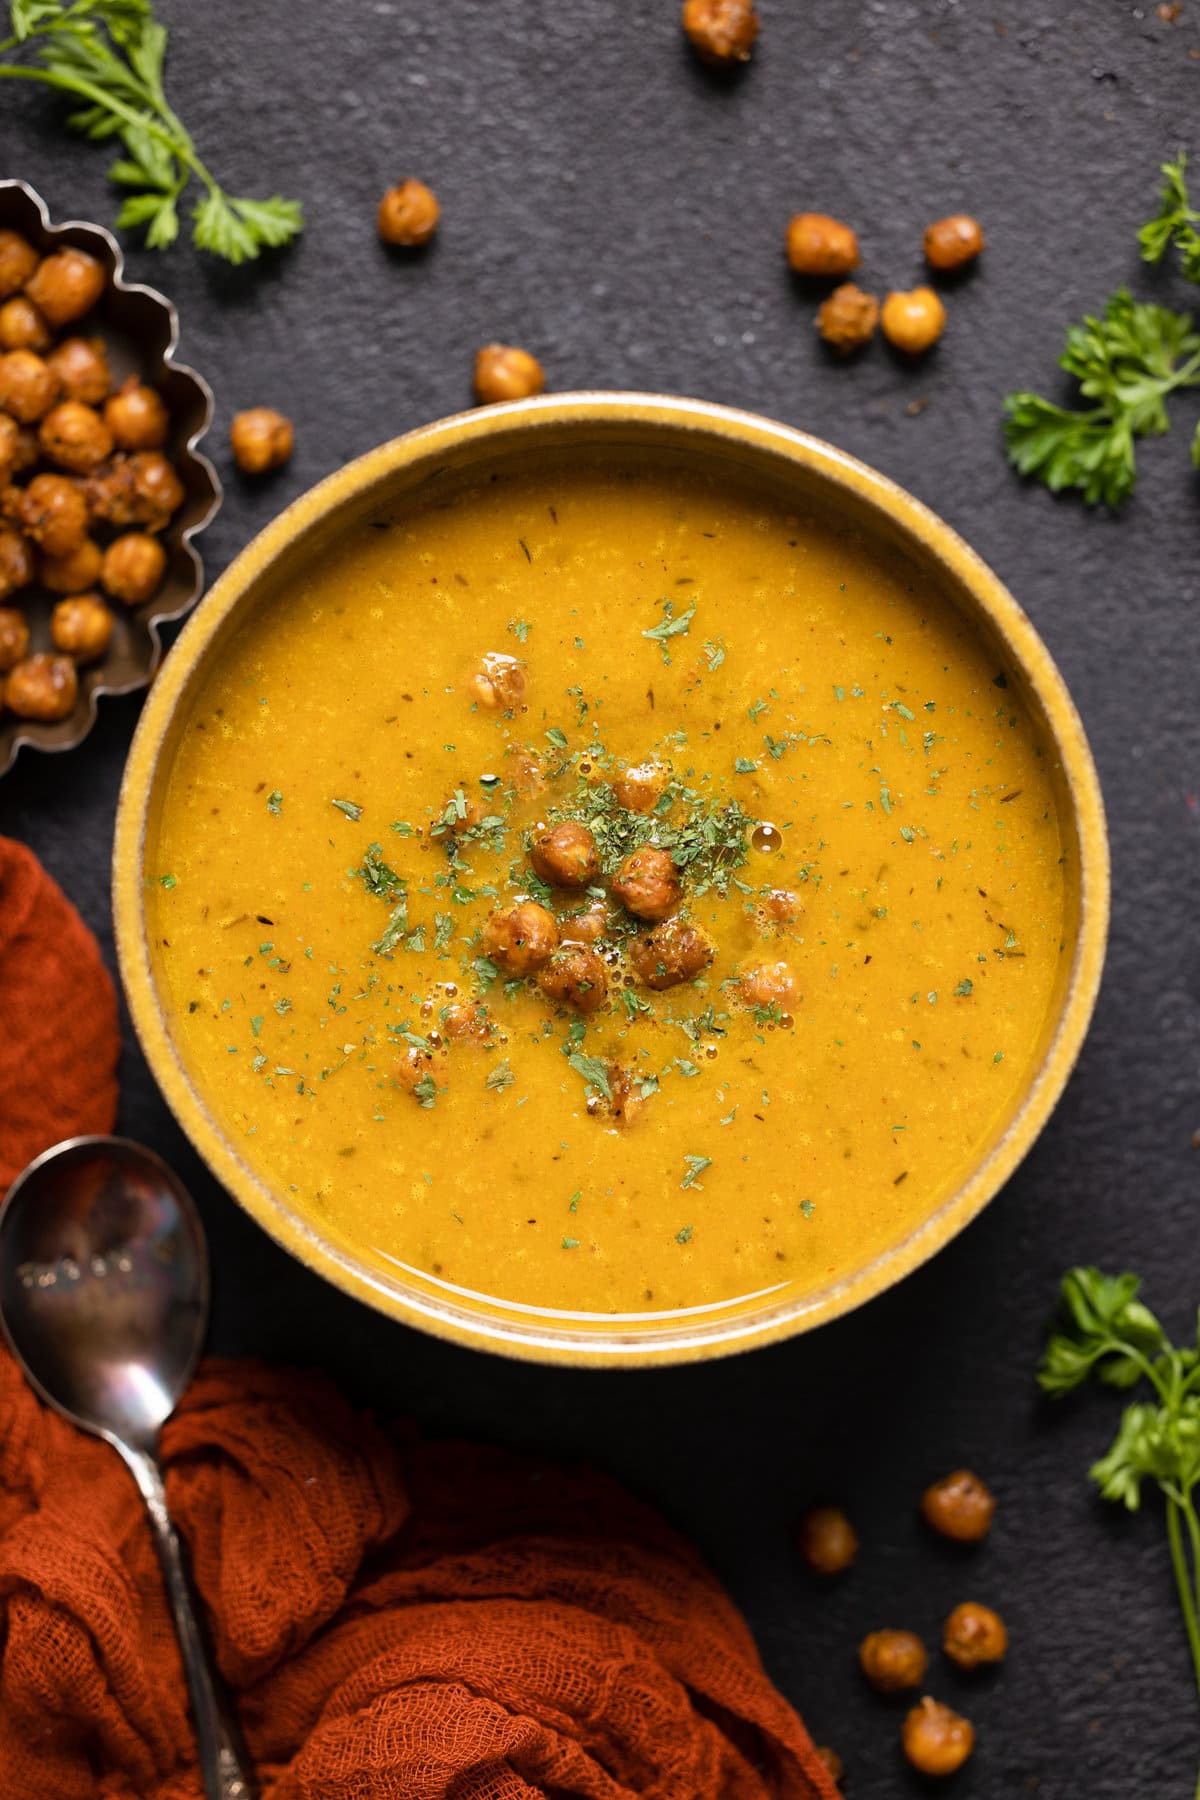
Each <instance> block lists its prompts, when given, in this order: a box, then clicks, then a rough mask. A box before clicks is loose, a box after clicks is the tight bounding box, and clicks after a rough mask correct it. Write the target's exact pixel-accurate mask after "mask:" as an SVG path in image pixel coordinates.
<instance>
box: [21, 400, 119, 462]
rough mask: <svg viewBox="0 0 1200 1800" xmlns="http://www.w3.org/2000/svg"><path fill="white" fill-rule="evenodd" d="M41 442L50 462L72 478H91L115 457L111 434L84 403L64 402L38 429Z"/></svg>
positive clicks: (50, 412)
mask: <svg viewBox="0 0 1200 1800" xmlns="http://www.w3.org/2000/svg"><path fill="white" fill-rule="evenodd" d="M38 443H39V444H40V445H41V448H42V455H43V456H44V457H46V459H47V461H49V462H52V463H55V464H56V465H57V467H58V468H60V469H67V470H69V471H70V473H71V474H72V475H90V474H91V472H92V470H93V469H96V468H99V466H100V464H101V463H102V462H103V461H104V459H105V457H108V456H111V455H112V448H113V439H112V432H111V431H110V430H109V429H108V426H107V425H106V424H105V423H104V420H103V419H102V418H101V417H100V414H99V413H98V412H96V411H95V409H94V408H93V407H90V406H85V405H84V404H83V401H82V400H62V401H60V402H59V404H58V405H57V406H52V407H51V408H50V411H49V412H48V413H47V414H46V416H45V418H44V419H43V420H42V422H41V425H40V426H39V427H38Z"/></svg>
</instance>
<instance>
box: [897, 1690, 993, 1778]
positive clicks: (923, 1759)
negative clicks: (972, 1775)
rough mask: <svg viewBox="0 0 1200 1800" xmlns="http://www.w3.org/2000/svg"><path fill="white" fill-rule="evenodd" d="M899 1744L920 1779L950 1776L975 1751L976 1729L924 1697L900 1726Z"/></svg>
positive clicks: (927, 1697)
mask: <svg viewBox="0 0 1200 1800" xmlns="http://www.w3.org/2000/svg"><path fill="white" fill-rule="evenodd" d="M900 1742H901V1744H902V1745H903V1746H904V1754H905V1756H907V1758H908V1760H909V1762H910V1763H911V1764H912V1766H913V1768H914V1769H917V1770H919V1772H920V1773H921V1774H922V1775H953V1774H954V1773H955V1771H956V1770H957V1769H961V1768H962V1766H963V1764H964V1763H965V1762H966V1760H967V1758H968V1756H970V1754H971V1752H972V1750H973V1749H974V1748H975V1727H974V1726H973V1725H972V1724H971V1722H970V1721H969V1720H968V1719H964V1718H962V1717H961V1716H960V1714H958V1713H956V1712H951V1710H950V1708H949V1707H948V1706H943V1705H942V1703H941V1701H940V1700H931V1699H930V1697H929V1695H928V1694H926V1695H925V1697H924V1699H923V1700H921V1701H919V1702H918V1704H917V1705H916V1706H914V1707H913V1709H912V1711H911V1712H910V1713H909V1714H908V1716H907V1717H906V1719H905V1721H904V1724H903V1725H902V1726H901V1728H900Z"/></svg>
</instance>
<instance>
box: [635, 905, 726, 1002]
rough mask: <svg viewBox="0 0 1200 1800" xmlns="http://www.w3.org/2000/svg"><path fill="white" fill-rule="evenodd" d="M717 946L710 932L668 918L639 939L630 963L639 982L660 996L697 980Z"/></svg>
mask: <svg viewBox="0 0 1200 1800" xmlns="http://www.w3.org/2000/svg"><path fill="white" fill-rule="evenodd" d="M716 953H717V947H716V945H715V944H714V943H713V941H712V939H711V938H710V937H709V935H708V933H707V932H706V931H702V930H701V928H700V926H699V925H692V924H689V923H688V922H687V920H685V919H680V918H678V917H676V918H674V919H664V920H663V922H662V924H661V925H656V926H655V927H654V930H653V931H648V932H647V933H646V935H645V937H639V938H635V939H634V941H633V944H632V945H631V947H630V951H629V961H630V965H631V967H632V969H633V972H634V974H635V975H636V976H637V978H638V980H639V981H640V982H642V983H643V985H644V986H646V987H648V988H653V989H654V990H655V992H656V993H661V992H662V990H663V989H664V988H669V987H678V986H679V984H680V982H681V981H693V980H694V979H695V978H696V976H697V975H699V974H700V972H701V970H702V969H707V967H708V965H709V963H710V962H711V961H712V959H713V957H714V956H715V955H716Z"/></svg>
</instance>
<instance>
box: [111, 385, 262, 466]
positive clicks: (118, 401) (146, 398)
mask: <svg viewBox="0 0 1200 1800" xmlns="http://www.w3.org/2000/svg"><path fill="white" fill-rule="evenodd" d="M242 416H243V417H244V416H245V415H242ZM104 423H105V424H106V425H107V427H108V429H109V431H110V432H111V433H112V439H113V442H114V443H115V444H116V445H117V446H118V448H119V449H121V450H161V449H162V447H163V445H164V444H165V443H166V441H167V429H168V427H169V425H170V419H169V417H168V415H167V409H166V407H165V406H164V405H163V399H162V395H161V394H160V393H158V392H157V391H156V390H155V389H154V388H152V387H147V386H146V384H145V382H144V381H139V380H138V378H137V376H136V375H131V376H130V377H129V379H128V380H127V381H123V382H122V383H121V385H120V387H119V388H118V389H117V391H116V393H115V394H112V395H110V396H109V398H108V399H107V400H106V401H105V403H104Z"/></svg>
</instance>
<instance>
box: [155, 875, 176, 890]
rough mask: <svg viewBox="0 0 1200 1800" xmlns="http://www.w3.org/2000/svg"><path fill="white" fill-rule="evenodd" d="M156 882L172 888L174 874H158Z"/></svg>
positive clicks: (161, 885)
mask: <svg viewBox="0 0 1200 1800" xmlns="http://www.w3.org/2000/svg"><path fill="white" fill-rule="evenodd" d="M158 884H159V886H160V887H165V888H173V887H174V886H175V877H174V875H160V876H159V878H158Z"/></svg>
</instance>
